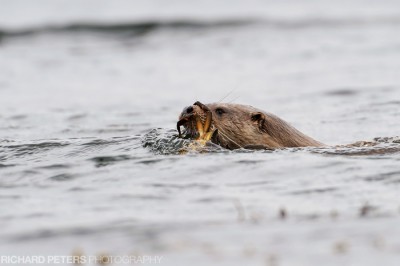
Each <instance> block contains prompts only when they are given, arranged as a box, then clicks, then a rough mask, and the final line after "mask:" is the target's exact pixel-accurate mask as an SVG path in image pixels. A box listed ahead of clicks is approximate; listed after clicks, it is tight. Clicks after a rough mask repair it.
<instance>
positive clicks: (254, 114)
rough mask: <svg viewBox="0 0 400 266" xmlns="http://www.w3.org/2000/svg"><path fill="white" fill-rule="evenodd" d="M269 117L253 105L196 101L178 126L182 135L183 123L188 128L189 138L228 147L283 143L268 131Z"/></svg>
mask: <svg viewBox="0 0 400 266" xmlns="http://www.w3.org/2000/svg"><path fill="white" fill-rule="evenodd" d="M265 119H266V115H265V114H264V113H263V112H262V111H261V110H258V109H256V108H254V107H251V106H246V105H241V104H230V103H211V104H202V103H200V102H196V103H195V104H193V105H191V106H188V107H185V108H184V109H183V111H182V113H181V114H180V116H179V121H178V124H177V126H178V131H179V134H180V135H181V133H180V126H183V127H184V128H185V132H184V135H185V137H186V138H192V139H206V140H211V141H212V142H213V143H216V144H218V145H220V146H222V147H224V148H227V149H237V148H246V147H255V146H263V147H266V148H272V147H279V145H278V144H276V143H275V142H274V141H273V140H272V139H271V138H270V137H269V136H268V134H267V133H266V132H265V126H264V125H265ZM268 139H270V141H268ZM267 142H268V143H269V145H266V143H267Z"/></svg>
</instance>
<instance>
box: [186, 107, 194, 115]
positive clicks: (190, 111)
mask: <svg viewBox="0 0 400 266" xmlns="http://www.w3.org/2000/svg"><path fill="white" fill-rule="evenodd" d="M184 112H186V113H187V114H190V113H192V112H193V106H188V107H186V109H185V110H184Z"/></svg>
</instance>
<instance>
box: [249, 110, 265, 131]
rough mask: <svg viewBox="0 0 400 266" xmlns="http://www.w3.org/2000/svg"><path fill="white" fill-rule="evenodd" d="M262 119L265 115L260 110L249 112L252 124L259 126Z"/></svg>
mask: <svg viewBox="0 0 400 266" xmlns="http://www.w3.org/2000/svg"><path fill="white" fill-rule="evenodd" d="M264 120H265V115H264V114H263V113H261V112H255V113H252V114H251V121H253V123H254V124H257V125H258V127H259V128H261V127H262V125H263V123H264Z"/></svg>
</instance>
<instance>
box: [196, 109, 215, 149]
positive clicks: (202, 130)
mask: <svg viewBox="0 0 400 266" xmlns="http://www.w3.org/2000/svg"><path fill="white" fill-rule="evenodd" d="M193 105H197V106H199V107H200V108H201V109H202V110H203V111H204V112H205V113H206V120H205V121H204V125H203V123H202V122H201V120H200V118H199V117H196V126H197V131H198V132H199V138H198V140H206V141H208V140H210V139H211V137H212V135H213V134H214V131H215V129H214V130H212V131H210V129H211V122H212V112H211V110H210V109H209V108H208V107H207V106H206V105H204V104H202V103H201V102H195V103H194V104H193Z"/></svg>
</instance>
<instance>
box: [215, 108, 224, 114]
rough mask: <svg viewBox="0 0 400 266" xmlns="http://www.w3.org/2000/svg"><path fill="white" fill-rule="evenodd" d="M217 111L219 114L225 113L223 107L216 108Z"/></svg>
mask: <svg viewBox="0 0 400 266" xmlns="http://www.w3.org/2000/svg"><path fill="white" fill-rule="evenodd" d="M215 113H217V115H222V114H223V113H225V111H224V109H222V108H217V109H215Z"/></svg>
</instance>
